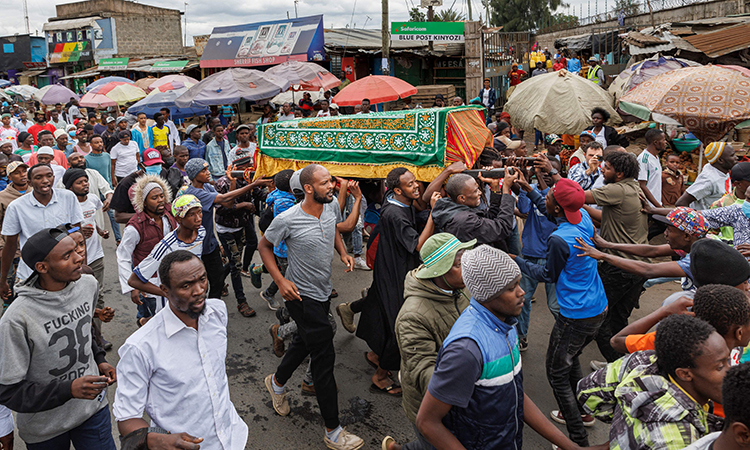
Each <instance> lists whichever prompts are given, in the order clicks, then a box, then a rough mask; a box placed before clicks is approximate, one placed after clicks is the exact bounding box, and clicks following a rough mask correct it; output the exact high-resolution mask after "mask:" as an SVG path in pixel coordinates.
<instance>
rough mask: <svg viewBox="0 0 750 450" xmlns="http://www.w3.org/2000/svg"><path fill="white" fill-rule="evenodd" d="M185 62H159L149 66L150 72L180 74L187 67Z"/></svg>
mask: <svg viewBox="0 0 750 450" xmlns="http://www.w3.org/2000/svg"><path fill="white" fill-rule="evenodd" d="M187 63H188V62H187V60H185V61H160V62H157V63H154V65H153V66H151V71H152V72H181V71H182V69H184V68H185V66H186V65H187Z"/></svg>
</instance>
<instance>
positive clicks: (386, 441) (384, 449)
mask: <svg viewBox="0 0 750 450" xmlns="http://www.w3.org/2000/svg"><path fill="white" fill-rule="evenodd" d="M395 443H396V440H395V439H393V438H392V437H391V436H386V437H384V438H383V442H381V443H380V450H388V447H390V446H391V444H395Z"/></svg>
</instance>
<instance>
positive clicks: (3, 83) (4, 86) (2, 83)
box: [0, 80, 10, 88]
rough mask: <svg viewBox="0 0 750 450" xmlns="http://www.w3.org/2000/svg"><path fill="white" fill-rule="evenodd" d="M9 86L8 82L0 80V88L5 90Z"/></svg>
mask: <svg viewBox="0 0 750 450" xmlns="http://www.w3.org/2000/svg"><path fill="white" fill-rule="evenodd" d="M8 86H10V81H8V80H0V88H6V87H8Z"/></svg>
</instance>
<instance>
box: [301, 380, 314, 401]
mask: <svg viewBox="0 0 750 450" xmlns="http://www.w3.org/2000/svg"><path fill="white" fill-rule="evenodd" d="M302 395H305V396H308V397H315V385H314V384H307V383H305V382H304V381H303V382H302Z"/></svg>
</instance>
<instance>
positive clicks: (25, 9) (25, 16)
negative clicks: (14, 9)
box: [23, 0, 31, 34]
mask: <svg viewBox="0 0 750 450" xmlns="http://www.w3.org/2000/svg"><path fill="white" fill-rule="evenodd" d="M23 19H24V20H25V21H26V34H30V33H31V32H30V31H29V5H28V3H27V0H23Z"/></svg>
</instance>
